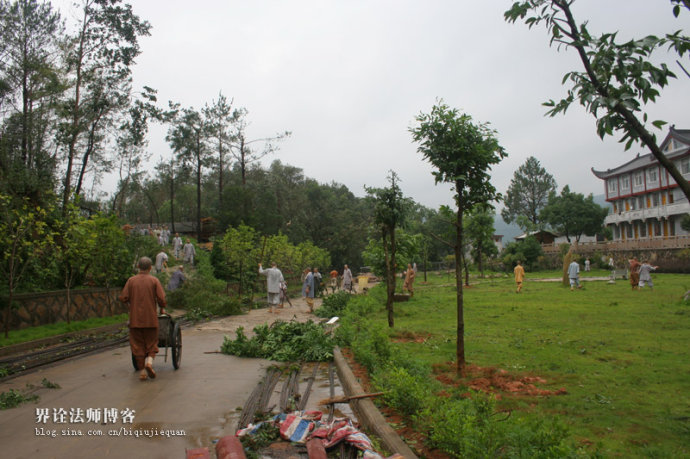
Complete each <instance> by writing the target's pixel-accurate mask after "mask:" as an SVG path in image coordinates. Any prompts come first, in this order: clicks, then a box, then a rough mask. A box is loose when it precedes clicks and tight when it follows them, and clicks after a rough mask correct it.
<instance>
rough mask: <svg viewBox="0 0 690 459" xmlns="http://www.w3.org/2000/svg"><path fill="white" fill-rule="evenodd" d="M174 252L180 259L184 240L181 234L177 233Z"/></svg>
mask: <svg viewBox="0 0 690 459" xmlns="http://www.w3.org/2000/svg"><path fill="white" fill-rule="evenodd" d="M173 252H174V253H175V258H180V253H182V238H181V237H180V233H175V237H174V238H173Z"/></svg>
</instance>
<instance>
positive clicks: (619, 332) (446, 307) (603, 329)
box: [372, 271, 690, 457]
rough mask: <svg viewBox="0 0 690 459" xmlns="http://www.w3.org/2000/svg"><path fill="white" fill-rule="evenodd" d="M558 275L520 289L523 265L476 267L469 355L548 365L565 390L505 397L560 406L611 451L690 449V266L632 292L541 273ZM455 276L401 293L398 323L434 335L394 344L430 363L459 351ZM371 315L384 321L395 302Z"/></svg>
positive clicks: (523, 406)
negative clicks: (574, 284)
mask: <svg viewBox="0 0 690 459" xmlns="http://www.w3.org/2000/svg"><path fill="white" fill-rule="evenodd" d="M582 274H589V275H591V276H606V275H608V272H607V271H594V272H592V273H582ZM559 275H560V274H559V273H558V272H550V273H543V272H541V273H528V277H527V280H526V282H525V284H524V287H523V293H521V294H516V293H515V284H514V282H513V279H512V276H509V277H505V276H496V277H493V278H488V279H477V278H474V277H473V278H472V279H471V284H472V286H471V287H470V288H466V289H465V290H464V299H465V307H464V310H465V314H464V317H465V349H466V359H467V362H468V363H470V364H474V365H478V366H482V367H496V368H500V369H504V370H507V371H509V372H511V373H516V374H519V375H535V376H540V377H542V378H544V379H545V380H546V381H547V382H546V383H545V384H541V385H540V387H541V388H544V389H560V388H564V389H565V390H566V391H567V394H566V395H558V396H549V397H527V396H523V397H511V396H505V397H503V398H502V399H501V401H500V402H499V403H500V405H501V406H502V407H507V408H513V409H519V410H521V411H523V412H527V413H533V414H534V415H537V416H543V415H557V416H560V417H561V418H562V419H563V420H565V421H566V423H567V424H568V425H569V427H570V432H571V434H572V436H573V438H574V439H575V441H576V442H578V443H579V444H581V445H585V446H587V448H588V449H589V450H590V451H594V450H595V449H598V450H599V452H600V453H602V454H603V455H605V456H606V457H610V456H620V457H631V456H640V457H649V456H652V457H681V456H685V457H687V456H688V455H690V381H689V379H688V364H689V363H690V358H689V357H690V355H689V354H690V349H689V348H688V344H689V343H690V304H687V303H685V304H684V303H683V302H682V301H681V296H682V294H683V293H684V292H685V291H686V290H687V288H690V276H688V275H673V274H658V275H653V279H654V283H655V288H654V290H653V291H651V290H649V289H648V288H645V289H643V290H642V291H632V289H631V288H630V284H629V283H628V282H627V281H624V280H618V281H616V283H615V284H608V283H607V282H606V281H589V282H588V281H587V280H586V279H585V281H584V282H583V285H584V288H583V289H582V290H576V291H572V292H571V291H570V289H569V288H566V287H563V286H562V285H561V284H560V283H557V282H538V281H531V280H530V279H537V278H548V277H551V278H556V277H559ZM417 279H418V280H422V279H423V275H422V274H421V273H418V277H417ZM453 282H454V279H452V278H449V277H448V276H447V275H445V274H444V275H441V276H439V275H433V276H431V275H430V276H429V283H428V284H427V285H424V284H423V282H417V283H416V285H415V295H414V297H413V298H412V299H411V300H410V301H409V302H407V303H396V305H395V307H396V321H395V333H396V334H398V335H400V334H406V333H407V334H408V335H409V334H428V333H431V337H430V338H429V339H428V340H426V341H425V342H424V343H421V344H420V343H414V342H406V343H395V344H394V345H395V346H403V347H405V348H406V349H407V350H408V351H410V352H412V353H414V354H415V355H417V356H418V357H422V358H423V359H424V360H425V361H427V362H429V363H442V362H448V361H451V360H455V336H456V302H455V287H454V285H451V284H453ZM372 320H375V321H378V322H381V323H385V315H384V312H383V311H381V312H380V313H377V315H376V317H372ZM408 332H409V333H408ZM589 445H591V446H589Z"/></svg>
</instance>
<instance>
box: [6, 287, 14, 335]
mask: <svg viewBox="0 0 690 459" xmlns="http://www.w3.org/2000/svg"><path fill="white" fill-rule="evenodd" d="M13 299H14V288H12V287H10V295H9V297H8V299H7V307H6V308H5V338H8V337H9V336H10V319H11V318H12V300H13Z"/></svg>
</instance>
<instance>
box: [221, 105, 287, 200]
mask: <svg viewBox="0 0 690 459" xmlns="http://www.w3.org/2000/svg"><path fill="white" fill-rule="evenodd" d="M248 114H249V112H248V111H247V109H246V108H238V109H237V110H235V113H234V114H233V116H234V118H235V125H234V129H233V132H232V138H233V142H232V150H231V151H232V155H233V156H234V157H235V160H237V163H238V164H239V167H240V171H241V173H242V185H243V186H244V185H246V184H247V169H248V167H249V166H250V165H251V164H253V163H255V162H257V161H259V160H260V159H261V158H263V157H264V156H266V155H268V154H270V153H274V152H275V151H276V150H277V149H278V142H280V141H281V140H283V139H285V138H287V137H290V134H291V133H290V131H285V132H281V133H278V134H276V135H275V136H273V137H263V138H257V139H248V138H247V127H248V126H249V121H248V120H247V115H248ZM255 146H258V147H259V149H258V150H255Z"/></svg>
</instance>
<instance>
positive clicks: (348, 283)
mask: <svg viewBox="0 0 690 459" xmlns="http://www.w3.org/2000/svg"><path fill="white" fill-rule="evenodd" d="M343 290H345V291H346V292H352V271H350V268H348V267H347V265H345V267H344V268H343Z"/></svg>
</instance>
